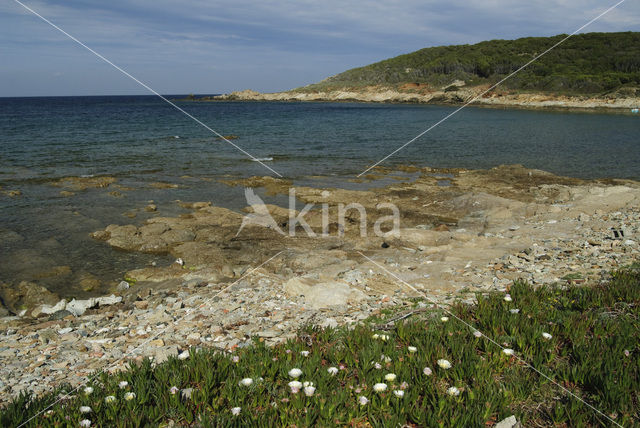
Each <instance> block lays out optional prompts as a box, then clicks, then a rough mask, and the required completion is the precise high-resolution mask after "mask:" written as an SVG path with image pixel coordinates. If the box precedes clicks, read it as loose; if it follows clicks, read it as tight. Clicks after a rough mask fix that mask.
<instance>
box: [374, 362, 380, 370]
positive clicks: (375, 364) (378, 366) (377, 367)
mask: <svg viewBox="0 0 640 428" xmlns="http://www.w3.org/2000/svg"><path fill="white" fill-rule="evenodd" d="M373 368H374V369H376V370H380V369H381V368H382V365H381V364H380V363H373Z"/></svg>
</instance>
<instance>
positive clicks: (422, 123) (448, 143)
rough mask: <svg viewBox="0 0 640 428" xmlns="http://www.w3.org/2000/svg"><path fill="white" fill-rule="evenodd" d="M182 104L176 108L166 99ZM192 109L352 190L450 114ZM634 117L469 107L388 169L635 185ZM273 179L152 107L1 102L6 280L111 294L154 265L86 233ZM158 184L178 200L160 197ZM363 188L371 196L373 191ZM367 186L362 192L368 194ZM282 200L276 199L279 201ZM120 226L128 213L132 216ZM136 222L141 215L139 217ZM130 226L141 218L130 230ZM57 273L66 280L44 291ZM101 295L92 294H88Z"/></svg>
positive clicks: (127, 102)
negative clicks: (525, 174)
mask: <svg viewBox="0 0 640 428" xmlns="http://www.w3.org/2000/svg"><path fill="white" fill-rule="evenodd" d="M167 97H168V98H170V99H179V98H182V96H179V95H175V96H167ZM176 104H177V105H179V106H180V107H181V108H183V109H184V110H186V111H188V112H189V113H190V114H192V115H193V116H195V117H197V118H198V119H199V120H201V121H202V122H204V123H206V124H207V125H208V126H209V127H211V128H213V129H215V130H216V131H217V132H219V133H220V134H222V135H234V136H237V139H233V140H232V142H233V143H234V144H237V145H238V146H239V147H241V148H242V149H244V150H245V151H247V152H248V153H250V154H251V155H253V156H254V157H256V158H260V159H270V160H268V161H265V164H267V165H269V166H270V167H271V168H273V169H274V170H275V171H277V172H278V173H280V174H281V175H282V176H284V177H286V178H290V179H292V180H293V181H294V183H297V184H306V185H309V184H310V185H314V184H315V185H318V186H323V187H324V186H345V187H346V186H349V187H354V186H356V184H354V183H353V182H352V179H353V178H354V177H355V176H356V175H357V174H359V173H360V172H362V171H363V170H364V169H366V168H367V167H368V166H370V165H372V164H373V163H375V162H377V161H378V160H379V159H381V158H383V157H384V156H386V155H387V154H389V153H390V152H392V151H393V150H395V149H396V148H397V147H399V146H401V145H402V144H404V143H406V142H407V141H409V140H411V139H412V138H414V137H415V136H416V135H418V134H419V133H421V132H422V131H424V130H425V129H427V128H428V127H429V126H431V125H432V124H433V123H435V122H437V121H438V120H440V119H441V118H443V117H444V116H446V115H447V114H449V113H450V112H451V111H453V109H455V107H451V106H432V105H413V104H366V103H323V102H317V103H297V102H268V103H266V102H188V101H177V102H176ZM639 137H640V116H638V115H633V114H630V113H629V114H625V113H615V114H613V113H610V112H558V111H531V110H517V109H511V110H506V109H497V108H477V107H468V108H466V109H464V110H462V111H461V112H460V113H458V114H457V115H455V116H453V117H452V118H451V119H449V120H447V121H446V122H444V123H443V124H441V125H440V126H438V127H437V128H435V129H433V130H432V131H431V132H429V133H428V134H426V135H425V136H423V137H422V138H420V139H419V140H417V141H415V142H414V143H412V144H410V145H409V146H408V147H406V148H405V149H403V150H401V151H400V152H398V153H397V154H395V155H394V156H392V157H391V158H389V159H388V160H387V161H386V162H385V163H384V164H383V165H384V166H390V167H393V166H394V165H400V164H402V165H407V164H410V165H416V166H431V167H466V168H490V167H493V166H497V165H500V164H514V163H519V164H523V165H524V166H526V167H529V168H539V169H543V170H546V171H550V172H553V173H556V174H561V175H567V176H574V177H580V178H605V177H615V178H629V179H640V142H639V139H640V138H639ZM90 175H94V176H99V175H108V176H112V177H115V178H116V179H117V184H118V185H119V186H122V188H121V189H120V194H121V195H119V196H113V195H110V194H109V192H110V191H113V190H118V189H116V188H114V187H109V188H107V189H89V190H86V191H81V192H77V193H76V195H74V196H71V197H68V196H67V197H65V196H63V195H61V194H60V190H61V189H60V188H58V187H54V186H52V185H51V182H52V181H55V180H57V179H60V178H63V177H69V176H90ZM255 175H260V176H263V175H272V176H273V175H274V174H273V173H272V172H271V171H270V170H268V169H267V168H265V167H264V166H263V165H261V164H260V163H259V162H255V161H252V160H250V159H249V158H248V157H247V156H246V155H245V154H243V153H241V152H240V151H239V150H237V149H236V148H234V147H232V146H231V145H230V144H228V143H227V142H225V141H222V140H220V139H219V138H217V137H216V136H215V135H213V134H212V133H211V132H210V131H208V130H206V129H205V128H204V127H202V126H200V125H199V124H197V123H195V122H194V121H193V120H192V119H190V118H188V117H186V116H185V115H183V114H182V113H180V112H178V111H177V110H176V109H174V108H173V107H172V106H170V105H168V104H167V103H165V102H164V101H162V100H161V99H159V98H157V97H154V96H109V97H99V96H96V97H46V98H45V97H43V98H37V97H35V98H0V191H10V190H19V191H20V192H21V195H20V196H15V197H9V196H6V195H4V194H0V281H3V282H5V283H10V284H14V283H18V282H19V281H22V280H36V278H37V280H38V282H40V283H43V284H44V285H46V286H48V287H50V288H52V289H54V291H56V292H58V293H60V294H62V295H66V296H71V295H82V292H81V291H79V290H78V289H77V288H75V287H74V286H73V284H74V283H75V282H77V280H78V278H81V277H83V275H85V276H86V275H87V274H91V275H95V276H96V277H98V278H100V279H102V280H103V281H104V284H105V289H106V288H107V286H108V284H109V283H112V282H114V281H118V280H119V279H121V278H122V275H123V273H124V272H125V271H126V270H129V269H132V268H136V267H140V266H142V265H144V264H146V263H149V262H151V261H160V262H163V260H159V259H161V258H160V257H157V256H153V257H152V256H148V255H139V254H131V253H123V252H116V251H113V250H112V249H111V248H110V247H108V246H107V245H106V244H104V243H101V242H96V241H93V240H92V239H91V238H90V237H89V233H91V232H93V231H95V230H99V229H102V228H104V227H105V226H106V225H108V224H111V223H118V224H129V223H134V224H140V223H142V222H143V221H144V220H145V219H146V218H148V217H149V216H151V215H152V214H149V213H146V212H145V211H144V209H143V208H144V206H145V205H147V204H148V203H150V201H153V203H155V204H156V205H158V209H159V212H160V215H177V214H179V213H181V212H184V211H183V210H182V209H181V208H180V207H179V205H178V204H177V203H176V201H177V200H182V201H212V202H213V203H214V204H216V205H220V206H225V207H228V208H232V209H240V208H242V207H243V206H244V205H246V203H245V201H244V198H243V196H242V189H241V188H234V187H229V186H227V185H225V184H222V183H220V182H219V180H222V179H229V178H243V177H250V176H255ZM153 182H167V183H172V184H177V185H179V187H178V188H172V189H156V188H152V187H149V185H150V184H151V183H153ZM365 185H366V184H365ZM363 186H364V185H363ZM276 202H277V201H276ZM125 214H126V215H125ZM134 214H135V217H133V215H134ZM132 217H133V218H132ZM56 266H69V267H70V268H71V272H72V274H71V275H70V276H66V277H64V278H62V279H61V278H54V279H48V278H50V277H51V276H50V275H49V276H47V275H48V272H50V271H51V269H53V268H54V267H56ZM94 292H95V290H94Z"/></svg>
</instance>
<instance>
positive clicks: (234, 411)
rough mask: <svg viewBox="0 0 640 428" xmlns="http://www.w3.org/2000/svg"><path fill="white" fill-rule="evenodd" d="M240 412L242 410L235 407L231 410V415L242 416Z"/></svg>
mask: <svg viewBox="0 0 640 428" xmlns="http://www.w3.org/2000/svg"><path fill="white" fill-rule="evenodd" d="M240 410H242V408H240V407H234V408H232V409H231V414H232V415H233V416H238V415H239V414H240Z"/></svg>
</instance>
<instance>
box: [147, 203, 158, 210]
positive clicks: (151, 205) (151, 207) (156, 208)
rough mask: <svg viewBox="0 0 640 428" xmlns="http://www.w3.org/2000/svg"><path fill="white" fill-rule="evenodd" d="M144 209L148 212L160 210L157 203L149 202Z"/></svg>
mask: <svg viewBox="0 0 640 428" xmlns="http://www.w3.org/2000/svg"><path fill="white" fill-rule="evenodd" d="M144 210H145V211H147V212H155V211H157V210H158V207H157V206H156V205H155V204H149V205H147V206H146V207H144Z"/></svg>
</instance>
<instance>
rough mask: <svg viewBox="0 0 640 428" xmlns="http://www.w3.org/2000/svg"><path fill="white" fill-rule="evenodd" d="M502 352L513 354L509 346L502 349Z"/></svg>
mask: <svg viewBox="0 0 640 428" xmlns="http://www.w3.org/2000/svg"><path fill="white" fill-rule="evenodd" d="M502 352H503V353H504V354H505V355H513V349H511V348H504V349H503V350H502Z"/></svg>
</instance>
